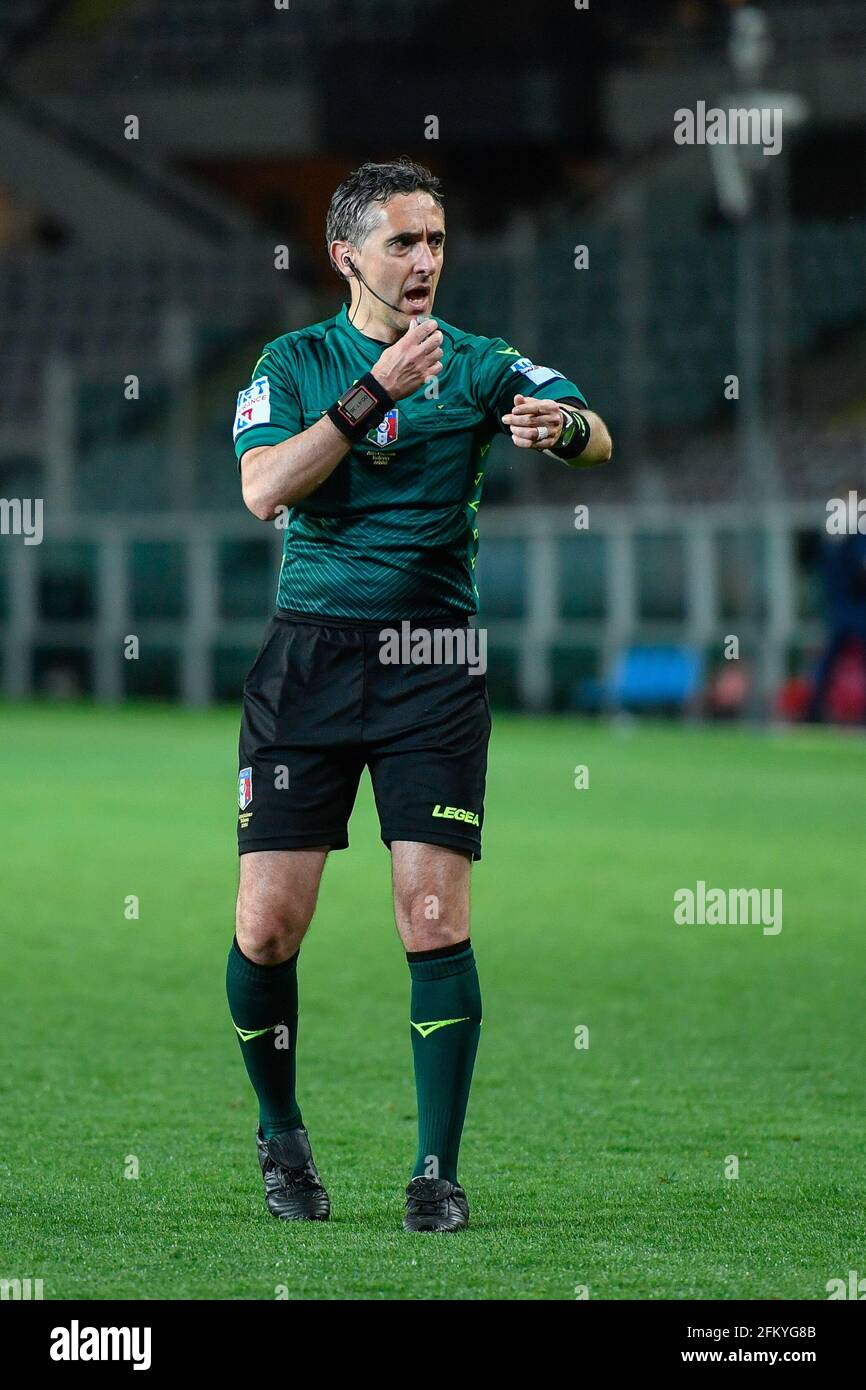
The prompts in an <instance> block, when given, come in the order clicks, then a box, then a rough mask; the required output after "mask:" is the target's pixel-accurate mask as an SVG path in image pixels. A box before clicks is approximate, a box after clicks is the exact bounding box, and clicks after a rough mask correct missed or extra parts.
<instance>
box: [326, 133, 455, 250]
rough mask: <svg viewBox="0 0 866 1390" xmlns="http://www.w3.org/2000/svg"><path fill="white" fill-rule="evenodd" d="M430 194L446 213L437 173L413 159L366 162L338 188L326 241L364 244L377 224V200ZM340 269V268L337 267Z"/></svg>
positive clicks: (330, 208)
mask: <svg viewBox="0 0 866 1390" xmlns="http://www.w3.org/2000/svg"><path fill="white" fill-rule="evenodd" d="M419 191H420V192H422V193H429V194H430V197H431V198H432V199H433V201H434V202H435V203H436V204H437V205H438V207H439V208H440V209H441V210H442V211H443V212H444V210H445V208H444V200H443V195H442V186H441V184H440V182H439V180H438V179H437V177H436V175H435V174H433V173H431V171H430V170H429V169H427V168H425V166H424V165H423V164H416V163H415V161H414V160H412V159H394V160H392V161H391V162H390V163H388V164H362V165H361V166H360V168H358V169H353V170H352V172H351V174H350V175H349V177H348V178H346V179H344V180H343V182H342V183H341V184H340V186H339V188H337V189H336V191H335V193H334V196H333V198H332V199H331V206H330V207H329V208H328V216H327V219H326V221H325V243H326V245H327V246H328V248H329V254H330V246H331V243H332V242H334V241H350V242H351V243H352V245H353V246H363V244H364V242H365V241H366V239H367V237H368V236H369V234H370V232H371V231H372V230H373V225H374V213H375V210H374V207H373V204H374V203H380V204H385V203H387V201H388V199H389V198H393V197H394V195H395V194H397V193H417V192H419ZM334 269H335V270H336V269H337V267H336V266H334Z"/></svg>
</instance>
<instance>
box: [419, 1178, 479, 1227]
mask: <svg viewBox="0 0 866 1390" xmlns="http://www.w3.org/2000/svg"><path fill="white" fill-rule="evenodd" d="M468 1225H469V1203H468V1201H467V1200H466V1193H465V1192H464V1191H463V1188H462V1187H458V1186H457V1184H456V1183H451V1182H446V1180H445V1179H444V1178H413V1179H412V1181H411V1182H410V1184H409V1186H408V1187H407V1188H406V1215H405V1216H404V1217H403V1230H404V1231H462V1230H463V1228H464V1226H468Z"/></svg>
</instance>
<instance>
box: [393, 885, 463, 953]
mask: <svg viewBox="0 0 866 1390" xmlns="http://www.w3.org/2000/svg"><path fill="white" fill-rule="evenodd" d="M394 908H395V914H396V917H397V927H398V930H399V932H400V935H401V936H402V937H403V939H404V941H405V940H406V938H407V937H411V938H412V940H413V941H414V942H417V943H419V944H418V945H416V947H415V949H417V950H420V951H432V950H436V949H437V948H438V947H440V946H453V945H454V944H455V942H458V941H463V940H464V939H465V938H466V937H467V936H468V935H469V905H468V902H467V901H466V899H465V897H464V895H463V894H461V893H455V892H450V893H448V894H439V893H435V892H431V891H430V890H429V888H427V887H423V886H422V887H405V888H401V889H400V890H399V891H398V892H397V893H396V895H395V900H394Z"/></svg>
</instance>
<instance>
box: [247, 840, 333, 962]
mask: <svg viewBox="0 0 866 1390" xmlns="http://www.w3.org/2000/svg"><path fill="white" fill-rule="evenodd" d="M325 854H326V851H321V852H319V851H313V852H311V853H310V855H309V856H307V855H305V856H304V860H303V861H300V859H299V858H298V859H294V858H293V860H292V862H291V863H290V864H289V862H288V861H286V860H285V859H284V858H282V857H281V858H280V859H279V860H278V861H276V863H274V862H273V861H272V860H270V861H269V862H265V863H259V864H254V863H253V862H252V861H251V862H250V863H249V864H246V863H244V858H250V859H251V857H250V856H244V858H242V860H241V877H240V885H239V888H238V901H237V911H236V913H235V935H236V936H237V941H238V945H239V947H240V949H241V950H242V951H243V953H244V955H245V956H247V957H248V958H249V959H250V960H253V961H256V962H257V963H258V964H260V965H274V964H277V963H278V962H280V961H283V960H287V959H288V958H289V956H292V955H294V953H295V951H297V949H298V947H299V946H300V944H301V942H302V941H303V939H304V936H305V935H306V932H307V928H308V927H309V925H310V923H311V921H312V920H313V914H314V912H315V910H316V899H317V896H318V891H319V879H320V876H321V869H322V866H323V865H324V858H325ZM314 855H315V856H318V855H320V858H318V859H316V858H314V857H313V856H314Z"/></svg>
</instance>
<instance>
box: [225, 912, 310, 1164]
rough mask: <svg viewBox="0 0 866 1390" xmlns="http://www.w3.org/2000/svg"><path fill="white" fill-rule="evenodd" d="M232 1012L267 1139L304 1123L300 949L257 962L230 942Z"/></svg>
mask: <svg viewBox="0 0 866 1390" xmlns="http://www.w3.org/2000/svg"><path fill="white" fill-rule="evenodd" d="M226 994H227V995H228V1001H229V1012H230V1013H231V1017H232V1023H233V1024H234V1026H235V1032H236V1033H237V1035H238V1042H239V1043H240V1048H241V1054H242V1056H243V1059H244V1065H245V1066H246V1069H247V1075H248V1076H249V1078H250V1081H251V1082H252V1085H253V1090H254V1091H255V1093H256V1095H257V1096H258V1098H259V1124H260V1125H261V1127H262V1133H263V1134H264V1136H265V1138H266V1139H273V1137H274V1135H275V1134H285V1132H286V1131H287V1130H289V1129H297V1128H298V1127H299V1126H300V1125H302V1124H303V1120H302V1119H301V1112H300V1110H299V1108H298V1102H297V1101H296V1100H295V1044H296V1042H297V1038H298V952H297V951H296V952H295V954H294V955H293V956H291V957H290V958H289V960H285V961H282V962H281V963H280V964H279V965H256V963H255V961H251V960H248V959H247V957H246V956H245V955H244V954H243V952H242V951H241V949H240V947H239V946H238V943H237V938H235V940H234V941H233V942H232V947H231V950H230V951H229V959H228V965H227V967H226Z"/></svg>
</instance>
